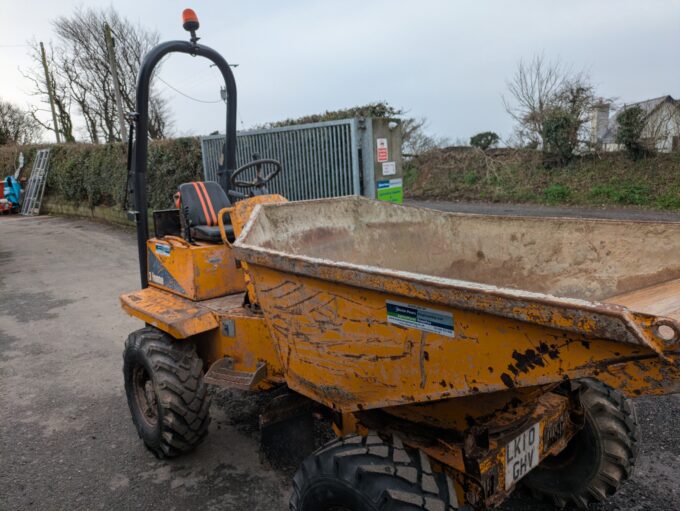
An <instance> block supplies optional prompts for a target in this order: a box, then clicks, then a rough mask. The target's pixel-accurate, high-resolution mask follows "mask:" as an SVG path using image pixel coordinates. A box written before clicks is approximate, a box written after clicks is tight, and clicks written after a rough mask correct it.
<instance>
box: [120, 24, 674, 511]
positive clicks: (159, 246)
mask: <svg viewBox="0 0 680 511" xmlns="http://www.w3.org/2000/svg"><path fill="white" fill-rule="evenodd" d="M185 28H187V30H189V31H190V32H191V34H192V38H191V40H190V41H171V42H168V43H163V44H161V45H159V46H158V47H156V48H154V49H153V50H152V51H151V52H150V53H149V55H147V57H146V59H145V61H144V63H143V65H142V69H141V71H140V78H139V82H138V91H137V112H136V113H135V124H136V128H137V130H136V143H135V144H134V157H133V158H131V160H132V175H133V176H134V194H135V211H133V212H132V215H133V216H134V217H135V219H136V221H137V227H138V241H139V257H140V269H141V281H142V289H141V290H138V291H133V292H130V293H126V294H124V295H122V296H121V303H122V306H123V309H124V310H125V311H126V312H127V313H128V314H130V315H132V316H134V317H137V318H139V319H141V320H142V321H144V322H145V323H146V326H145V327H144V328H142V329H141V330H138V331H136V332H133V333H132V334H130V336H129V338H128V340H127V342H126V345H125V353H124V377H125V388H126V393H127V398H128V403H129V406H130V410H131V413H132V418H133V421H134V423H135V425H136V427H137V430H138V432H139V435H140V437H141V438H142V440H143V441H144V444H145V445H146V446H147V447H148V448H149V449H150V450H151V451H153V452H154V453H155V454H156V455H157V456H159V457H172V456H177V455H180V454H182V453H185V452H187V451H189V450H191V449H193V448H194V447H195V446H196V445H197V444H198V443H199V442H200V441H201V440H202V439H203V437H204V436H205V434H206V433H207V427H208V423H209V406H210V399H209V394H208V391H207V385H208V384H212V385H217V386H222V387H228V388H237V389H244V390H249V391H253V392H273V393H276V396H277V397H276V399H274V400H272V405H271V407H269V408H268V410H267V411H266V413H264V414H263V420H262V424H263V427H275V425H276V424H277V423H281V422H285V421H286V420H287V419H289V418H290V417H293V416H300V415H304V414H311V413H312V411H314V412H315V413H316V414H317V415H319V414H321V415H323V416H325V417H327V418H328V419H329V420H330V421H331V423H332V427H333V430H334V431H335V433H336V435H337V439H335V440H332V441H331V442H329V443H328V444H326V445H325V446H323V447H322V448H321V449H319V450H317V451H316V452H313V453H311V454H310V455H309V456H308V457H307V458H306V459H304V461H303V462H302V463H301V465H300V468H299V469H298V471H297V473H296V475H295V477H294V479H293V490H292V496H291V500H290V508H291V510H296V511H322V510H326V511H331V510H334V511H337V510H350V511H365V510H372V511H378V510H380V511H383V510H427V511H449V510H455V509H484V508H487V507H493V506H495V505H498V504H499V503H501V502H502V501H503V500H504V499H505V498H506V497H507V496H508V495H509V494H510V493H511V492H512V491H513V490H514V489H515V488H516V487H517V486H518V485H525V486H526V487H528V488H530V489H531V490H532V491H533V493H535V494H537V495H539V496H542V497H545V498H547V499H549V500H551V501H552V502H553V503H554V504H555V505H556V506H558V507H563V506H576V507H581V508H583V507H586V506H587V505H588V504H589V503H591V502H596V501H602V500H604V499H606V498H607V497H609V496H610V495H612V494H613V493H614V492H616V490H617V489H618V488H619V486H620V484H621V483H622V482H623V481H625V480H626V479H627V478H629V477H631V475H632V470H633V466H634V464H635V460H636V457H637V454H638V445H639V441H640V438H639V435H640V431H639V425H638V422H637V419H636V416H635V411H634V408H633V405H632V403H631V401H630V399H629V398H631V397H635V396H640V395H662V394H667V393H672V392H678V391H680V365H679V362H678V359H679V357H680V258H678V256H677V254H678V253H680V223H672V222H668V223H663V222H654V223H652V222H617V221H605V220H582V219H557V218H541V219H536V218H515V217H495V216H480V215H467V214H452V213H442V212H437V211H432V210H426V209H420V208H413V207H406V206H401V205H397V204H391V203H385V202H379V201H374V200H370V199H366V198H362V197H341V198H334V199H322V200H314V201H301V202H288V201H286V199H285V198H284V197H281V196H279V195H275V194H269V193H268V192H267V183H268V182H269V181H271V179H273V178H274V177H275V176H276V175H277V174H278V173H279V172H280V171H282V169H281V166H280V164H279V163H278V162H276V161H274V160H256V161H254V162H251V163H249V164H247V165H245V166H243V167H241V168H238V169H237V168H236V165H235V160H236V158H235V148H236V136H235V135H236V122H235V120H236V87H235V83H234V79H233V76H232V74H231V71H230V69H229V66H228V65H227V63H226V62H225V61H224V59H223V58H222V57H221V56H220V55H219V54H218V53H217V52H215V51H214V50H212V49H210V48H208V47H206V46H203V45H200V44H198V43H197V38H196V36H195V30H196V29H197V28H198V21H197V20H196V19H195V15H193V12H185ZM169 52H183V53H188V54H192V55H200V56H204V57H207V58H208V59H210V60H212V61H213V62H214V63H215V64H216V65H217V67H218V69H219V70H220V71H221V72H222V74H223V76H224V78H225V83H226V88H227V97H228V109H227V110H228V113H227V127H226V133H227V139H226V144H225V147H224V155H223V156H224V157H223V161H222V167H221V169H220V173H219V181H220V182H219V183H213V182H196V183H186V184H183V185H181V186H180V188H179V204H178V206H179V207H178V208H177V209H173V210H166V211H157V212H155V213H154V217H153V218H154V236H151V237H150V236H149V232H148V221H147V218H148V217H147V209H146V196H145V194H146V184H145V175H146V167H147V162H146V158H147V127H148V91H149V78H150V76H151V72H152V71H153V68H154V66H155V65H156V63H157V62H158V61H159V60H160V58H162V57H163V56H164V55H166V54H167V53H169ZM131 147H132V145H131ZM283 172H285V169H283ZM247 176H248V177H247ZM236 187H238V188H239V189H241V190H243V189H244V188H246V189H248V190H249V193H247V194H244V193H239V192H236V191H235V188H236Z"/></svg>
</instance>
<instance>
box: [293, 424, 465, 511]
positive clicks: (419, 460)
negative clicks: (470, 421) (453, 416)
mask: <svg viewBox="0 0 680 511" xmlns="http://www.w3.org/2000/svg"><path fill="white" fill-rule="evenodd" d="M456 502H457V501H456V495H455V493H454V490H453V483H452V481H451V480H450V479H449V478H448V476H446V475H445V474H443V473H441V472H433V471H432V468H431V467H430V462H429V459H428V457H427V455H425V454H424V453H423V452H421V451H418V450H415V449H410V448H406V447H404V445H403V444H402V442H401V441H400V440H399V438H398V437H393V438H392V439H391V441H390V442H387V441H385V440H383V439H382V438H381V437H379V436H378V435H376V434H374V433H372V434H369V435H368V436H366V437H361V436H358V435H349V436H346V437H343V438H339V439H336V440H333V441H331V442H329V443H328V444H326V445H325V446H324V447H322V448H321V449H319V450H318V451H316V452H315V453H314V454H312V455H311V456H309V457H308V458H307V459H306V460H305V461H304V462H303V463H302V465H301V466H300V468H299V469H298V471H297V473H296V474H295V477H294V478H293V494H292V496H291V499H290V510H291V511H452V510H454V509H456Z"/></svg>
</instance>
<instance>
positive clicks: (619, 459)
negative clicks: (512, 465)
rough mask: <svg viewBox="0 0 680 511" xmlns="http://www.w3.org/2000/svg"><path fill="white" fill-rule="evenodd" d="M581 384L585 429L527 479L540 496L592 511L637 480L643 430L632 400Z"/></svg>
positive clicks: (601, 387) (560, 504) (597, 384)
mask: <svg viewBox="0 0 680 511" xmlns="http://www.w3.org/2000/svg"><path fill="white" fill-rule="evenodd" d="M579 383H580V384H581V405H582V406H583V411H584V412H585V424H584V426H583V429H582V430H581V431H580V432H579V433H577V434H576V436H574V438H572V439H571V441H570V442H569V444H568V445H567V447H566V448H565V449H564V450H563V451H562V452H560V453H559V454H558V455H556V456H550V457H548V458H546V459H545V460H544V461H543V462H542V463H541V464H540V465H539V466H538V467H536V468H535V469H534V470H532V471H531V472H529V473H528V474H527V476H526V477H525V478H524V484H525V485H526V486H528V487H529V488H530V489H531V490H532V491H533V492H534V494H536V495H537V496H541V497H547V498H548V499H550V500H552V501H553V503H554V504H555V505H556V507H559V508H562V507H565V506H566V505H568V504H571V505H574V506H576V507H578V508H581V509H586V508H587V507H588V505H589V504H590V503H592V502H601V501H603V500H605V499H606V498H607V497H609V496H611V495H613V494H614V493H615V492H616V491H617V490H618V489H619V486H620V485H621V483H622V482H623V481H625V480H626V479H628V478H629V477H630V476H631V475H632V472H633V466H634V465H635V461H636V459H637V455H638V442H639V438H640V427H639V425H638V422H637V417H636V415H635V409H634V408H633V404H632V403H631V402H630V400H628V399H626V398H625V397H624V396H623V395H622V394H621V393H620V392H618V391H616V390H614V389H612V388H611V387H608V386H606V385H604V384H603V383H600V382H598V381H596V380H592V379H584V380H580V381H579Z"/></svg>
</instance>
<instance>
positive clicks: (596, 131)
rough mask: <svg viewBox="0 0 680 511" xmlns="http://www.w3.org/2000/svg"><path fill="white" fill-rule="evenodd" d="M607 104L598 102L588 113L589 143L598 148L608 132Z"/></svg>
mask: <svg viewBox="0 0 680 511" xmlns="http://www.w3.org/2000/svg"><path fill="white" fill-rule="evenodd" d="M609 106H610V105H609V103H605V102H604V101H600V102H598V103H595V105H593V110H592V111H591V112H590V143H591V144H593V145H594V146H599V145H601V144H602V141H603V140H604V136H605V135H606V134H607V131H608V130H609Z"/></svg>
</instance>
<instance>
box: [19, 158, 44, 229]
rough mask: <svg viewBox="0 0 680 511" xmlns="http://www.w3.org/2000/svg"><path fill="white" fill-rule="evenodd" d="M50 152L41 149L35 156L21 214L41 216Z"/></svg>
mask: <svg viewBox="0 0 680 511" xmlns="http://www.w3.org/2000/svg"><path fill="white" fill-rule="evenodd" d="M49 161H50V150H49V149H41V150H39V151H38V152H37V153H36V154H35V161H34V162H33V170H31V176H30V177H29V178H28V183H27V184H26V191H25V192H24V197H23V200H22V202H21V214H22V215H25V216H34V215H39V214H40V205H41V203H42V199H43V194H44V193H45V183H46V182H47V172H48V170H49Z"/></svg>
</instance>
